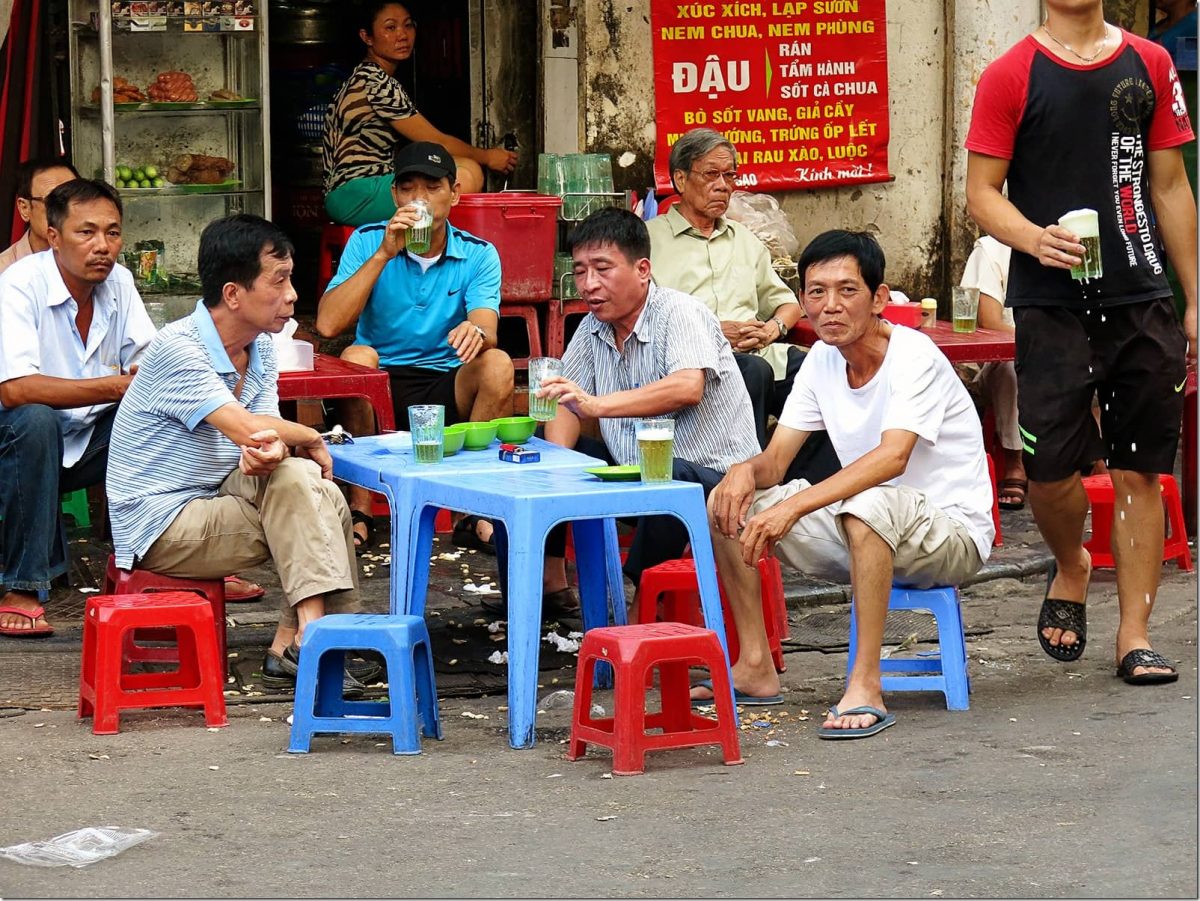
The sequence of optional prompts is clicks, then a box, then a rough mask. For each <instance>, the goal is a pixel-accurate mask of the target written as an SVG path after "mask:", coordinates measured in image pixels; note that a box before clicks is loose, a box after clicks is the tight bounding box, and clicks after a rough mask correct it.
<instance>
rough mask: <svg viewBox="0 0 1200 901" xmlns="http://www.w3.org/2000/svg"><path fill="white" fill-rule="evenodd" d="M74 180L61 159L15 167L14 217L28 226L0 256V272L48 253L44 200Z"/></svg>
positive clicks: (27, 161)
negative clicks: (21, 260)
mask: <svg viewBox="0 0 1200 901" xmlns="http://www.w3.org/2000/svg"><path fill="white" fill-rule="evenodd" d="M75 178H79V173H78V172H76V171H75V167H74V166H72V165H71V164H70V163H68V162H67V161H66V160H62V159H33V160H25V162H23V163H21V164H20V165H18V166H17V213H18V214H19V215H20V217H21V218H22V219H24V220H25V221H26V222H27V223H29V228H28V229H27V230H26V232H25V234H23V235H22V236H21V238H20V240H18V241H17V242H16V243H15V244H13V245H12V246H11V247H9V248H8V249H7V250H5V251H4V252H3V253H0V272H3V271H4V270H5V269H7V268H8V267H9V266H11V265H12V264H13V263H15V262H16V261H17V260H19V259H22V258H23V257H27V256H29V255H30V254H31V253H41V252H42V251H43V250H48V249H49V247H50V240H49V239H48V238H47V237H46V196H47V195H48V194H49V193H50V192H51V191H53V190H54V189H55V188H57V187H58V186H59V185H61V184H63V183H64V182H68V181H71V180H72V179H75Z"/></svg>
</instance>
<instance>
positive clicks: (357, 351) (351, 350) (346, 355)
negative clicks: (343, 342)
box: [341, 344, 379, 369]
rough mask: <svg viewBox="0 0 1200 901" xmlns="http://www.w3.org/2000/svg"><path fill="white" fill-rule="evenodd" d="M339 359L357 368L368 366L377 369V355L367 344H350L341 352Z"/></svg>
mask: <svg viewBox="0 0 1200 901" xmlns="http://www.w3.org/2000/svg"><path fill="white" fill-rule="evenodd" d="M341 358H342V359H343V360H345V361H346V362H348V363H357V364H358V365H359V366H368V367H370V368H371V369H378V368H379V353H378V351H376V350H375V348H373V347H371V346H370V345H368V344H351V345H350V346H349V347H347V348H346V349H345V350H343V351H342V353H341Z"/></svg>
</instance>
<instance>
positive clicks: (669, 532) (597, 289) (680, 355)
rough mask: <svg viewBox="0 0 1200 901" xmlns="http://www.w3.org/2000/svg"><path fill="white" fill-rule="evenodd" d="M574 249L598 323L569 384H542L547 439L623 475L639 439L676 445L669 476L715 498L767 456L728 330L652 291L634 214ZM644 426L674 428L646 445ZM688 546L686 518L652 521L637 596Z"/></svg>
mask: <svg viewBox="0 0 1200 901" xmlns="http://www.w3.org/2000/svg"><path fill="white" fill-rule="evenodd" d="M570 249H571V256H572V258H573V259H574V272H575V284H576V285H577V287H578V289H579V296H580V297H581V298H583V300H584V301H585V302H586V303H587V305H588V315H587V316H586V317H584V319H583V321H582V322H580V324H579V327H578V329H577V330H576V332H575V335H574V337H573V338H572V339H571V343H570V345H569V346H568V347H567V350H566V353H565V354H564V355H563V374H562V376H558V377H549V378H547V379H546V380H544V381H543V382H542V388H541V390H540V391H539V395H540V396H541V397H544V398H550V399H553V400H555V401H557V402H558V414H557V416H556V417H555V418H554V419H553V420H552V421H551V422H549V423H547V425H546V438H547V439H548V440H550V441H553V442H554V443H556V444H561V445H563V446H565V447H573V448H575V449H576V450H579V451H581V452H583V453H585V454H591V455H592V456H596V457H602V458H606V459H608V460H609V461H610V462H613V463H617V464H623V465H624V464H636V463H638V462H639V457H638V440H639V437H640V438H641V439H642V440H643V441H646V442H647V447H648V449H649V450H650V451H651V455H652V456H653V454H654V452H655V451H654V448H655V445H656V444H657V446H658V451H659V452H662V451H664V450H665V448H666V439H667V438H668V436H669V435H672V434H673V451H674V453H673V457H672V459H671V460H670V477H672V478H675V479H679V480H681V481H685V482H696V483H698V484H700V485H702V486H703V487H704V492H705V494H706V495H707V494H708V492H709V491H711V490H712V488H713V487H715V486H716V484H717V483H718V482H719V481H720V480H721V477H722V475H723V474H724V473H725V470H726V469H728V468H729V466H730V465H732V464H733V463H735V462H737V461H739V460H745V459H746V458H747V457H750V456H752V455H753V454H755V453H757V452H758V441H757V439H756V437H755V432H754V420H753V418H752V414H751V410H750V398H749V396H748V395H747V394H746V386H745V385H744V384H743V383H742V378H741V375H740V373H739V372H738V367H737V364H736V363H735V362H734V360H733V351H732V350H731V349H730V347H729V342H728V341H727V340H726V339H725V336H724V335H723V334H722V332H721V324H720V322H719V321H718V320H717V317H716V316H714V315H713V314H712V313H711V312H710V311H709V310H708V309H707V308H706V307H705V306H704V304H702V303H701V302H700V301H698V300H697V299H696V298H694V297H691V296H690V295H687V294H682V293H680V292H679V291H673V290H671V289H669V288H662V287H659V286H658V285H656V284H655V283H654V282H653V281H652V280H651V272H650V236H649V234H648V233H647V231H646V226H645V223H643V222H642V221H641V220H640V219H639V218H638V217H637V216H635V215H634V214H633V213H631V212H629V211H628V210H617V209H604V210H599V211H597V212H595V213H593V214H592V215H591V216H589V217H588V218H587V219H585V220H584V221H583V222H581V223H580V224H579V226H578V227H577V228H576V229H575V231H574V232H573V233H572V234H571V239H570ZM589 419H591V420H598V421H599V424H600V434H601V436H602V437H603V442H599V441H596V440H595V439H592V438H588V437H586V436H581V435H580V423H581V421H584V420H589ZM638 420H667V422H666V423H662V422H655V423H647V425H648V426H649V429H648V430H646V431H644V432H643V433H642V434H641V435H640V436H639V434H638V431H637V429H638ZM654 462H655V461H654V460H650V463H651V465H653V463H654ZM664 474H665V472H664ZM564 537H565V532H564V531H563V530H562V529H558V530H556V531H555V532H553V533H551V535H550V537H549V538H548V539H547V542H546V545H547V549H546V553H547V560H546V591H547V595H550V594H552V593H555V592H557V591H560V590H563V589H565V588H566V572H565V568H564V564H563V559H562V558H563V549H564ZM686 544H687V530H686V528H685V527H684V526H683V524H682V523H681V522H679V521H678V520H677V519H675V518H674V517H672V516H654V517H646V518H644V519H642V520H641V521H640V522H639V523H638V527H637V532H636V534H635V535H634V541H633V546H632V548H631V549H630V551H629V556H628V558H627V560H626V563H625V574H626V575H627V576H629V578H630V579H632V580H633V582H634V584H635V585H636V584H637V582H638V581H639V580H640V578H641V574H642V571H643V570H644V569H646V568H647V567H650V566H654V565H656V564H658V563H662V562H663V561H665V560H671V559H674V558H676V557H679V556H680V555H681V554H682V553H683V549H684V547H685V546H686Z"/></svg>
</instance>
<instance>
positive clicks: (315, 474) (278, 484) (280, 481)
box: [267, 457, 340, 496]
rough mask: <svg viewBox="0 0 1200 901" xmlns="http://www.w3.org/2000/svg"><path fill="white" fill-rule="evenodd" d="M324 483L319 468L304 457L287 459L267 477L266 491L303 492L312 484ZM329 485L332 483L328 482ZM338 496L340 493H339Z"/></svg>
mask: <svg viewBox="0 0 1200 901" xmlns="http://www.w3.org/2000/svg"><path fill="white" fill-rule="evenodd" d="M323 481H326V480H324V479H322V478H321V467H319V466H318V465H317V464H316V463H314V462H313V461H312V460H308V459H306V458H304V457H288V458H287V459H286V460H284V461H283V462H281V463H280V464H279V465H278V466H276V467H275V471H274V472H272V473H271V475H270V476H268V477H267V490H268V491H275V492H277V491H285V492H286V491H303V490H309V489H310V488H311V486H313V485H314V484H317V485H319V484H320V483H321V482H323ZM329 484H330V485H332V484H333V483H332V482H330V483H329ZM339 496H340V493H339Z"/></svg>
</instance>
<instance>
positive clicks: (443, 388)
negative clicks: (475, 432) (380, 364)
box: [384, 366, 462, 432]
mask: <svg viewBox="0 0 1200 901" xmlns="http://www.w3.org/2000/svg"><path fill="white" fill-rule="evenodd" d="M384 368H385V369H386V370H387V373H388V375H389V376H390V377H391V382H392V409H393V410H394V411H395V413H396V428H398V429H400V431H402V432H407V431H408V408H409V407H410V406H415V405H416V404H441V405H442V406H443V407H445V408H446V419H445V423H446V425H453V424H454V423H456V422H462V419H461V417H459V415H458V403H457V402H456V401H455V399H454V380H455V378H456V377H457V376H458V369H457V368H455V369H423V368H422V367H420V366H385V367H384Z"/></svg>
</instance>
